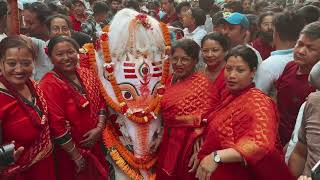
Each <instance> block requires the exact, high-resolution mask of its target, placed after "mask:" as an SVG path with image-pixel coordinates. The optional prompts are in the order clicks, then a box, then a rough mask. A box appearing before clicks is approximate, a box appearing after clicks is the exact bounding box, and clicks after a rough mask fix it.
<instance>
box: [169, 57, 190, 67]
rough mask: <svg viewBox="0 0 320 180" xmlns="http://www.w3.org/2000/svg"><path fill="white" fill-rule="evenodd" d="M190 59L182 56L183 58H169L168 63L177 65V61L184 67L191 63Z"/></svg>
mask: <svg viewBox="0 0 320 180" xmlns="http://www.w3.org/2000/svg"><path fill="white" fill-rule="evenodd" d="M192 60H193V59H192V58H190V57H187V56H184V57H171V58H170V61H171V63H172V64H177V63H178V62H179V61H180V62H181V64H183V65H186V64H189V63H191V62H192Z"/></svg>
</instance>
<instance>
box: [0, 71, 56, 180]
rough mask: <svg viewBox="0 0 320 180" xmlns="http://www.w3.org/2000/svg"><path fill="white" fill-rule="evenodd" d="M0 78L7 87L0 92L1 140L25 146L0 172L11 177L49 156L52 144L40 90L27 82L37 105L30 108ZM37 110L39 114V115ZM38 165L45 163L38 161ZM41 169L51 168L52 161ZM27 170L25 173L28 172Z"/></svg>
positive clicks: (2, 80)
mask: <svg viewBox="0 0 320 180" xmlns="http://www.w3.org/2000/svg"><path fill="white" fill-rule="evenodd" d="M0 81H1V83H2V84H3V85H4V86H5V87H6V88H7V89H8V91H5V90H2V91H1V93H0V99H1V100H0V102H1V103H0V106H1V109H0V120H1V121H2V128H3V134H2V136H3V141H4V143H10V142H11V141H13V140H14V141H15V142H16V144H15V145H16V147H20V146H24V148H25V150H24V152H23V154H22V155H21V157H20V158H19V159H18V161H17V162H16V163H15V164H14V165H12V166H9V167H8V168H7V169H5V170H4V171H3V173H2V174H1V176H2V177H5V176H15V175H19V174H20V173H22V174H23V173H24V172H25V171H29V168H30V167H31V166H33V165H34V164H36V163H38V162H39V161H41V160H43V159H45V158H46V157H48V156H50V155H51V152H52V144H51V140H50V132H49V125H48V110H47V104H46V101H45V100H44V98H43V93H42V91H41V90H40V89H39V87H38V85H37V84H36V82H33V81H31V80H29V81H28V82H27V85H28V87H29V89H30V91H31V93H32V95H33V96H35V97H36V102H37V103H36V106H37V107H31V106H29V105H27V104H25V103H24V102H23V100H22V98H21V96H19V95H18V93H17V92H16V91H15V90H14V89H13V87H11V85H10V84H9V83H8V82H7V81H6V80H5V79H4V78H3V77H2V76H1V77H0ZM40 111H41V114H39V113H40ZM42 166H46V165H45V164H42ZM44 168H53V164H47V166H46V167H44ZM31 173H32V172H28V174H31ZM34 173H37V172H34ZM39 175H40V174H39Z"/></svg>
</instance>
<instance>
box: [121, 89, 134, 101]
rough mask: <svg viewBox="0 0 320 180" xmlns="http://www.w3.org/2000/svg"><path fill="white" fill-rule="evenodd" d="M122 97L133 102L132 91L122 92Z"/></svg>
mask: <svg viewBox="0 0 320 180" xmlns="http://www.w3.org/2000/svg"><path fill="white" fill-rule="evenodd" d="M122 96H123V98H124V99H125V100H133V96H132V94H131V92H130V91H127V90H124V91H122Z"/></svg>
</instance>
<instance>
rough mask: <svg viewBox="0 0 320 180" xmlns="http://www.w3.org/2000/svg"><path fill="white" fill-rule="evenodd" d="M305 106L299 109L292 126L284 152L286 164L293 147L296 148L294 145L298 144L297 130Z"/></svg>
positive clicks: (304, 104)
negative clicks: (294, 123)
mask: <svg viewBox="0 0 320 180" xmlns="http://www.w3.org/2000/svg"><path fill="white" fill-rule="evenodd" d="M305 106H306V102H304V103H303V104H302V105H301V107H300V109H299V113H298V116H297V119H296V125H295V126H294V130H293V132H292V135H291V139H290V141H289V144H288V148H287V152H286V155H285V160H286V163H288V160H289V158H290V155H291V153H292V152H293V150H294V147H295V146H296V144H297V142H298V136H299V130H300V127H301V123H302V117H303V112H304V107H305Z"/></svg>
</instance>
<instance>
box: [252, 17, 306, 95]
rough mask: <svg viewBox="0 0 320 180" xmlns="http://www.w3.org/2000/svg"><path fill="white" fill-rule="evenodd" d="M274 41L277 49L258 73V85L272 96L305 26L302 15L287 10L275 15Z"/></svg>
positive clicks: (291, 58) (256, 80)
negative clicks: (275, 84)
mask: <svg viewBox="0 0 320 180" xmlns="http://www.w3.org/2000/svg"><path fill="white" fill-rule="evenodd" d="M273 23H274V30H273V43H274V45H275V48H276V51H273V52H271V56H270V57H269V58H267V59H266V60H264V61H263V62H262V63H261V65H260V67H259V68H258V71H257V74H256V79H255V83H256V87H257V88H259V89H260V90H262V91H264V92H265V93H267V94H269V95H270V96H273V95H274V83H275V82H276V81H277V80H278V79H279V77H280V76H281V74H282V72H283V70H284V68H285V66H286V64H287V63H288V62H290V61H292V60H293V47H294V46H295V44H296V41H297V39H298V37H299V33H300V31H301V30H302V28H303V27H304V20H303V17H302V16H301V15H298V14H297V13H294V12H285V13H281V14H278V15H276V16H275V17H274V22H273Z"/></svg>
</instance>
